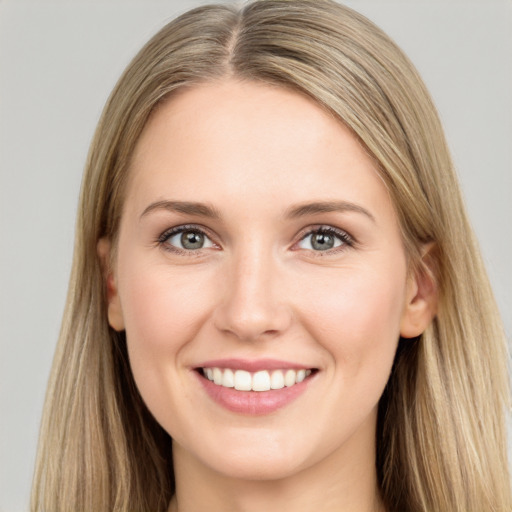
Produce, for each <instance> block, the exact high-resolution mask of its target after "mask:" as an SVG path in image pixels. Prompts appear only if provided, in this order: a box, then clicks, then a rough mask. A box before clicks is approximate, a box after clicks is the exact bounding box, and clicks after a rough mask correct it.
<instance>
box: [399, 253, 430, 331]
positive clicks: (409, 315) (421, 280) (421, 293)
mask: <svg viewBox="0 0 512 512" xmlns="http://www.w3.org/2000/svg"><path fill="white" fill-rule="evenodd" d="M434 252H435V245H434V244H433V243H432V244H428V245H426V246H425V247H424V249H423V251H422V256H421V260H420V262H419V264H418V265H417V266H416V269H415V272H414V273H413V274H412V275H411V276H410V277H409V279H408V284H407V297H406V304H405V308H404V312H403V314H402V320H401V323H400V336H401V337H402V338H415V337H417V336H419V335H420V334H422V333H423V332H424V331H425V329H426V328H427V327H428V325H429V324H430V323H431V322H432V320H433V318H434V317H435V315H436V313H437V303H438V286H437V279H436V277H435V276H436V272H435V258H434Z"/></svg>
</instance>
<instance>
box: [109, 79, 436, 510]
mask: <svg viewBox="0 0 512 512" xmlns="http://www.w3.org/2000/svg"><path fill="white" fill-rule="evenodd" d="M117 249H118V250H117V251H116V259H115V261H114V266H113V271H112V274H111V275H110V276H109V289H110V294H109V311H108V313H109V322H110V324H111V326H112V327H113V328H115V329H118V330H122V329H125V330H126V335H127V344H128V352H129V356H130V364H131V367H132V371H133V375H134V378H135V382H136V384H137V387H138V389H139V391H140V393H141V395H142V397H143V399H144V401H145V402H146V404H147V406H148V408H149V409H150V411H151V412H152V414H153V415H154V416H155V418H156V419H157V421H158V422H159V423H160V424H161V425H162V426H163V428H164V429H166V430H167V432H169V434H170V435H171V436H172V438H173V443H174V449H173V456H174V465H175V475H176V495H175V497H174V498H173V500H172V502H171V504H170V506H169V512H196V511H197V510H208V511H210V512H217V511H219V512H220V511H222V512H224V511H226V510H230V511H235V512H253V511H258V512H260V511H262V510H265V511H266V512H273V511H282V510H293V511H294V512H313V511H317V510H322V511H323V512H329V511H336V512H383V511H384V508H383V505H382V503H381V500H380V498H379V492H378V486H377V478H376V469H375V428H376V421H377V405H378V401H379V398H380V396H381V394H382V391H383V389H384V387H385V385H386V382H387V380H388V377H389V373H390V370H391V366H392V362H393V358H394V354H395V351H396V347H397V343H398V339H399V337H400V335H402V336H404V337H413V336H416V335H418V334H420V333H421V332H422V331H423V330H424V329H425V327H426V325H427V324H428V323H429V321H430V319H431V317H432V314H433V307H434V306H433V301H432V298H431V297H430V296H429V295H428V293H427V291H428V288H425V289H424V288H423V285H422V282H421V280H420V279H417V278H416V277H415V276H411V275H410V273H409V272H408V268H407V258H406V255H405V252H404V249H403V244H402V240H401V235H400V229H399V225H398V220H397V217H396V214H395V211H394V208H393V204H392V202H391V199H390V197H389V195H388V193H387V190H386V187H385V186H384V184H383V183H382V181H381V179H380V177H379V175H378V173H377V171H376V169H375V167H374V163H373V161H372V160H371V159H370V158H369V157H368V155H367V154H366V153H365V152H364V150H363V149H362V148H361V146H360V145H359V143H358V141H357V140H356V139H355V138H354V137H353V135H352V134H351V133H350V132H349V131H348V130H347V129H346V128H345V127H344V126H343V125H342V124H341V123H339V122H338V121H337V120H335V119H334V118H333V117H332V116H329V115H327V114H326V113H325V112H324V111H323V110H322V109H321V108H320V107H319V106H318V105H316V104H315V103H314V102H312V101H311V100H310V99H307V98H305V97H304V96H301V95H299V94H296V93H293V92H290V91H287V90H284V89H280V88H276V87H270V86H268V85H262V84H257V83H250V82H238V81H234V80H226V81H222V82H219V83H211V84H205V85H201V86H197V87H195V88H193V89H190V90H187V91H185V92H181V93H179V94H177V95H176V96H175V97H173V98H172V99H171V100H170V101H168V102H167V103H166V104H164V105H163V106H162V107H161V108H160V109H159V110H158V111H157V112H156V113H155V115H154V116H153V117H152V118H151V120H150V121H149V123H148V125H147V126H146V128H145V130H144V132H143V134H142V136H141V138H140V140H139V142H138V144H137V147H136V150H135V155H134V159H133V162H132V166H131V176H130V180H129V184H128V190H127V199H126V202H125V205H124V210H123V216H122V219H121V228H120V234H119V241H118V248H117ZM109 250H110V247H109V244H108V242H107V241H105V240H103V241H101V242H100V244H99V251H100V253H101V254H102V256H103V257H104V258H106V257H108V253H109ZM212 360H216V361H218V360H222V361H224V360H225V361H232V360H234V361H242V362H241V363H240V364H242V365H244V364H258V362H261V361H268V360H271V361H280V362H282V361H284V363H283V364H289V365H291V366H293V365H295V366H296V367H297V368H306V369H309V373H308V374H307V377H306V379H305V380H304V381H303V382H302V383H301V384H300V387H297V388H296V389H295V390H298V389H300V390H301V391H300V392H299V391H297V392H296V393H295V394H293V398H292V399H290V400H288V399H286V400H285V401H284V402H283V403H282V404H279V406H276V407H275V408H273V409H271V410H269V409H265V407H266V406H263V405H261V403H260V402H259V401H258V400H259V399H258V397H256V398H255V401H254V403H255V404H256V405H255V406H254V408H248V407H246V406H244V407H245V409H244V408H243V407H242V408H240V409H237V408H235V409H233V407H231V406H226V403H228V405H229V404H231V405H232V402H233V398H232V397H233V396H235V402H236V397H239V396H248V395H239V394H237V393H253V395H251V396H252V397H255V396H256V395H254V393H258V391H234V390H232V389H231V390H227V391H226V387H227V385H224V384H216V383H213V382H210V381H208V380H207V377H206V368H207V367H208V364H209V363H208V361H212ZM216 364H217V365H219V364H221V363H216ZM229 364H231V365H236V364H239V363H237V362H235V363H229ZM229 364H228V363H226V364H225V366H226V368H228V369H229ZM279 364H281V363H279ZM268 373H269V375H270V373H271V372H270V370H269V372H268ZM294 385H295V384H294ZM215 386H218V387H215ZM297 386H299V384H297ZM211 389H214V392H213V393H211V392H210V391H211ZM290 389H292V388H291V387H290ZM205 390H210V391H209V392H206V391H205ZM217 391H218V393H219V396H221V397H228V398H227V399H226V400H224V401H222V400H223V399H221V400H220V401H219V400H217V399H216V398H215V396H217V395H216V393H217ZM274 392H275V391H268V394H269V395H270V394H271V393H274ZM277 393H283V391H282V390H277ZM261 396H263V395H261ZM272 396H277V395H272ZM290 396H291V395H290ZM212 397H214V398H212ZM230 400H231V402H230ZM242 402H243V400H242ZM246 402H247V401H246ZM251 403H252V402H251ZM230 407H231V408H230Z"/></svg>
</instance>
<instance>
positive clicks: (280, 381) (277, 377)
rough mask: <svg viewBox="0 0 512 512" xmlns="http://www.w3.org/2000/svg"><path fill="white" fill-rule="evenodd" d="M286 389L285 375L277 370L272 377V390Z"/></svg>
mask: <svg viewBox="0 0 512 512" xmlns="http://www.w3.org/2000/svg"><path fill="white" fill-rule="evenodd" d="M282 388H284V375H283V372H282V371H280V370H277V371H276V372H272V377H270V389H282Z"/></svg>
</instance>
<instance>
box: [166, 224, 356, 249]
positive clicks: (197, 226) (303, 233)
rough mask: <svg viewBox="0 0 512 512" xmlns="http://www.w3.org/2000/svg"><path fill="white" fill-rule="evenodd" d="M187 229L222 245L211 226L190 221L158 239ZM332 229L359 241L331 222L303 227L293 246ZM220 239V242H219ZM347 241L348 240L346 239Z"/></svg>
mask: <svg viewBox="0 0 512 512" xmlns="http://www.w3.org/2000/svg"><path fill="white" fill-rule="evenodd" d="M187 230H191V231H192V230H196V231H199V232H201V233H202V234H204V235H205V236H207V237H208V238H209V239H210V240H211V241H212V242H213V243H215V244H216V245H221V243H220V242H222V240H221V237H219V236H218V235H217V234H215V233H213V232H212V231H211V230H210V229H209V228H207V227H206V226H203V225H201V224H195V223H189V224H180V225H177V226H173V227H170V228H168V229H166V230H164V231H163V232H162V233H161V234H160V235H159V236H158V241H159V242H162V243H163V242H165V241H166V240H168V239H169V238H170V237H171V236H172V235H175V234H177V233H181V232H183V231H187ZM322 230H324V231H330V232H332V233H334V234H335V235H336V234H337V235H338V236H340V238H342V239H344V238H346V239H349V241H350V243H351V244H355V243H356V242H357V241H356V239H355V238H354V236H352V235H351V234H350V233H349V232H348V231H347V230H345V229H342V228H338V227H336V226H332V225H331V224H314V225H309V226H306V227H304V228H302V229H301V230H300V231H299V232H298V233H297V234H296V235H295V237H294V239H295V241H294V242H293V244H292V246H294V245H296V244H297V243H298V242H300V241H302V240H303V239H304V238H306V237H307V236H308V235H311V234H313V233H315V232H318V231H322ZM219 241H220V242H219ZM344 242H346V240H344Z"/></svg>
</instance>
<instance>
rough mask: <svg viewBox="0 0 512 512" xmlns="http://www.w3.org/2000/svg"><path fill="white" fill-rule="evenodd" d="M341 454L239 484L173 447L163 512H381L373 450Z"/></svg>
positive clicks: (240, 481)
mask: <svg viewBox="0 0 512 512" xmlns="http://www.w3.org/2000/svg"><path fill="white" fill-rule="evenodd" d="M355 445H358V446H359V447H360V446H361V445H360V444H359V443H357V442H356V443H355ZM344 448H346V447H344ZM341 452H342V453H340V450H337V451H335V452H333V453H332V454H331V455H329V456H328V457H326V458H325V459H323V460H322V461H321V462H320V463H318V464H316V465H315V466H313V467H309V468H307V469H304V470H302V471H300V472H297V473H294V474H293V475H290V476H286V477H283V478H281V479H279V480H242V479H238V478H234V477H232V476H226V475H225V474H221V473H219V472H216V471H214V470H213V469H212V468H210V467H208V466H206V465H204V464H203V463H202V462H201V461H199V460H198V459H197V458H195V457H194V456H193V455H191V454H190V453H189V452H188V451H186V450H185V449H183V448H182V447H181V446H179V445H178V444H177V443H174V445H173V456H174V466H175V477H176V494H175V496H174V498H173V500H172V502H171V504H170V506H169V510H168V512H194V511H197V510H208V511H209V512H224V511H225V510H231V511H233V512H260V511H261V510H265V511H266V512H277V511H279V512H280V511H282V510H294V512H316V511H319V510H321V511H322V512H334V511H336V512H385V508H384V506H383V504H382V501H381V499H380V494H379V491H378V485H377V474H376V467H375V446H372V447H368V446H367V448H366V452H365V453H361V451H360V450H358V451H357V452H353V451H352V452H351V450H350V449H342V450H341Z"/></svg>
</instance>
